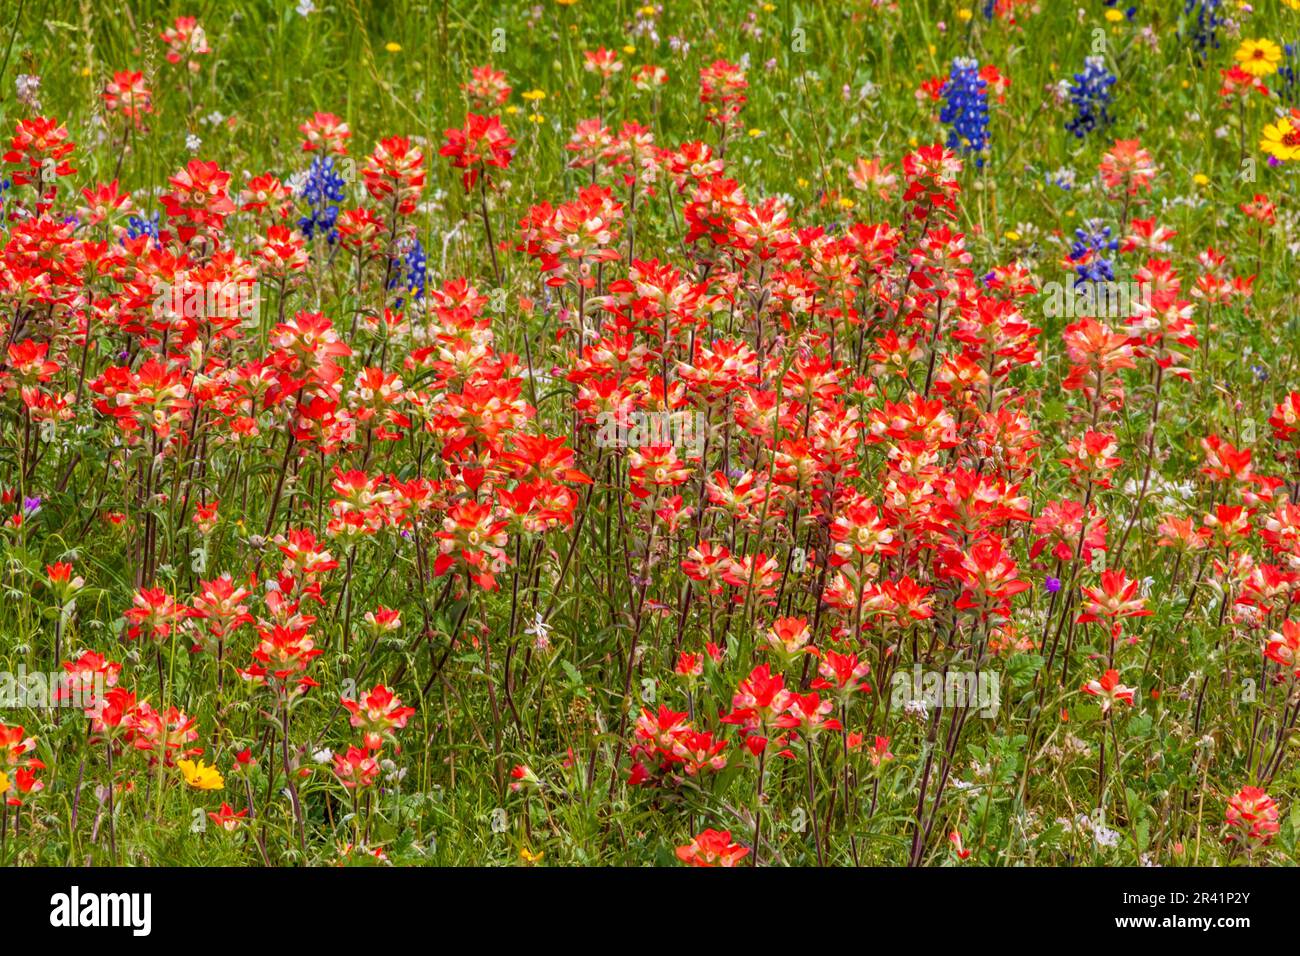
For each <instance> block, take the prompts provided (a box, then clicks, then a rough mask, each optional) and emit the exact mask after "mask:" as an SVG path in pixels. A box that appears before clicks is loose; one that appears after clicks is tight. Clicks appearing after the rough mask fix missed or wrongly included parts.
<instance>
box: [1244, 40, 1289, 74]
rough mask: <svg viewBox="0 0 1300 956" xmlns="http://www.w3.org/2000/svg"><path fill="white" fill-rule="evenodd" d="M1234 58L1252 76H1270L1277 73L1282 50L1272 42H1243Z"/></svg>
mask: <svg viewBox="0 0 1300 956" xmlns="http://www.w3.org/2000/svg"><path fill="white" fill-rule="evenodd" d="M1233 56H1234V57H1235V58H1236V60H1237V62H1238V63H1240V64H1241V68H1242V69H1243V70H1245V71H1246V72H1247V73H1249V74H1250V75H1251V76H1268V75H1269V74H1270V73H1276V72H1277V65H1278V64H1279V63H1281V62H1282V48H1281V47H1280V46H1278V45H1277V44H1276V43H1274V42H1273V41H1272V40H1243V41H1242V42H1241V46H1239V47H1237V52H1236V53H1234V54H1233Z"/></svg>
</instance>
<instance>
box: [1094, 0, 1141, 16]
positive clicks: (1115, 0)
mask: <svg viewBox="0 0 1300 956" xmlns="http://www.w3.org/2000/svg"><path fill="white" fill-rule="evenodd" d="M1102 6H1105V7H1118V6H1119V0H1102ZM1137 10H1138V8H1137V5H1136V4H1133V5H1130V6H1128V7H1125V8H1124V19H1125V20H1132V19H1133V18H1134V17H1135V16H1137Z"/></svg>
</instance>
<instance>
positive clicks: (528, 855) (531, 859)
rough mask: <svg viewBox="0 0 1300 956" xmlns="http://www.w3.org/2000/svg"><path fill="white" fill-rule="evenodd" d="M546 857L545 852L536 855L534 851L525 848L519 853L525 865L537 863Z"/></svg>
mask: <svg viewBox="0 0 1300 956" xmlns="http://www.w3.org/2000/svg"><path fill="white" fill-rule="evenodd" d="M544 856H546V852H545V851H542V852H541V853H534V852H533V851H532V850H530V849H528V847H524V848H523V849H522V850H520V851H519V859H521V860H523V861H524V862H525V863H537V862H539V861H540V860H541V859H542V857H544Z"/></svg>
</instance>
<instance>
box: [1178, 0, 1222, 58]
mask: <svg viewBox="0 0 1300 956" xmlns="http://www.w3.org/2000/svg"><path fill="white" fill-rule="evenodd" d="M1220 6H1222V0H1184V3H1183V27H1182V35H1183V37H1184V39H1187V40H1189V41H1190V42H1191V44H1192V48H1193V49H1194V50H1195V51H1196V56H1197V58H1198V59H1199V60H1200V61H1201V63H1205V61H1206V59H1207V58H1208V56H1209V52H1210V51H1211V50H1217V49H1218V48H1219V27H1220V26H1222V25H1223V23H1224V20H1225V18H1224V17H1223V15H1222V14H1221V13H1220V12H1219V8H1220Z"/></svg>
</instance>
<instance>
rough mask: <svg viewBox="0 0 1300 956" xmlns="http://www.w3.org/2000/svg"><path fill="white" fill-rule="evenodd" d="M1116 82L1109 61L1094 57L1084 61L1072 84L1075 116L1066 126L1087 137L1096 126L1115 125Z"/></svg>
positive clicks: (1072, 131)
mask: <svg viewBox="0 0 1300 956" xmlns="http://www.w3.org/2000/svg"><path fill="white" fill-rule="evenodd" d="M1114 85H1115V74H1114V73H1112V72H1110V70H1108V69H1107V68H1106V61H1105V60H1103V59H1102V58H1101V57H1099V56H1090V57H1088V58H1087V59H1086V60H1084V61H1083V72H1081V73H1076V74H1074V80H1073V81H1072V82H1071V83H1070V102H1071V103H1073V104H1074V119H1072V120H1070V121H1069V122H1068V123H1066V124H1065V128H1066V129H1068V130H1069V131H1070V132H1071V133H1073V134H1074V135H1075V136H1077V137H1078V138H1079V139H1083V138H1084V137H1085V136H1087V135H1088V134H1089V133H1091V132H1092V131H1093V130H1094V129H1099V128H1103V127H1106V126H1109V125H1110V124H1111V121H1112V118H1111V115H1110V103H1111V94H1110V88H1111V87H1112V86H1114Z"/></svg>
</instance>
